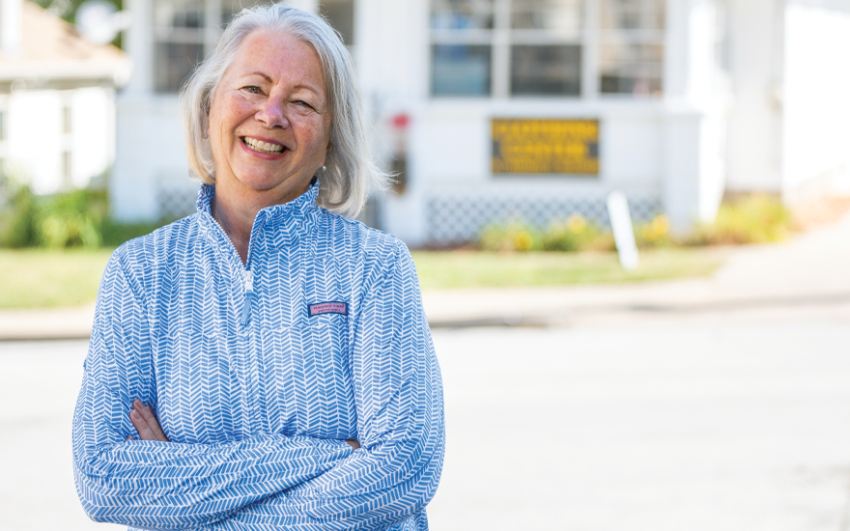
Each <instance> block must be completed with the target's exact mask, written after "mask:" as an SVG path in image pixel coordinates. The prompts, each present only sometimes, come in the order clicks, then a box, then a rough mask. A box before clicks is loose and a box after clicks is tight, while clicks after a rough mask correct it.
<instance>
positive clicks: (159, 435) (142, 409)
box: [133, 398, 168, 442]
mask: <svg viewBox="0 0 850 531" xmlns="http://www.w3.org/2000/svg"><path fill="white" fill-rule="evenodd" d="M133 407H134V408H135V410H136V411H138V412H139V414H140V415H141V416H142V418H143V419H144V420H145V422H147V424H148V427H149V428H150V429H151V431H152V432H153V434H154V436H155V437H156V440H158V441H164V442H168V437H166V436H165V432H164V431H162V428H161V427H160V425H159V420H158V419H157V418H156V414H155V413H154V412H153V408H152V407H150V406H148V405H145V404H143V403H142V401H141V400H139V399H138V398H137V399H136V400H135V401H134V402H133Z"/></svg>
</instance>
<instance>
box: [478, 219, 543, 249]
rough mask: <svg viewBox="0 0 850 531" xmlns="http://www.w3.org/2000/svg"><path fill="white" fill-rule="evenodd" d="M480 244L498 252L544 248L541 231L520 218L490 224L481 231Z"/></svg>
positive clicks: (484, 247)
mask: <svg viewBox="0 0 850 531" xmlns="http://www.w3.org/2000/svg"><path fill="white" fill-rule="evenodd" d="M479 244H480V246H481V248H482V249H484V250H485V251H497V252H511V251H520V252H528V251H540V250H542V249H543V242H542V237H541V235H540V231H538V230H537V229H536V228H534V227H532V226H531V225H529V224H527V223H525V222H523V221H520V220H514V221H511V222H508V223H506V224H503V225H499V224H492V225H488V226H487V227H485V228H484V230H483V231H482V232H481V237H480V239H479Z"/></svg>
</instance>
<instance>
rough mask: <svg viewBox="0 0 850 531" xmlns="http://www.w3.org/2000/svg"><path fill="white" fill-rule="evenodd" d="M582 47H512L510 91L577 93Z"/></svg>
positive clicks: (552, 94) (519, 92)
mask: <svg viewBox="0 0 850 531" xmlns="http://www.w3.org/2000/svg"><path fill="white" fill-rule="evenodd" d="M580 93H581V46H575V45H566V46H565V45H557V46H526V45H523V46H512V47H511V94H512V95H514V96H549V95H551V96H578V95H579V94H580Z"/></svg>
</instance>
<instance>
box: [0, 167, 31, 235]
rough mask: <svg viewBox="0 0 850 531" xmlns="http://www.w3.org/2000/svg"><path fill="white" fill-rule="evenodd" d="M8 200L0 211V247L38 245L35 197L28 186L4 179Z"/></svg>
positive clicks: (3, 185)
mask: <svg viewBox="0 0 850 531" xmlns="http://www.w3.org/2000/svg"><path fill="white" fill-rule="evenodd" d="M0 185H2V188H3V189H4V190H5V192H6V194H8V199H7V200H6V201H5V205H3V209H2V211H0V246H2V247H12V248H20V247H31V246H34V245H36V244H37V243H38V227H37V223H38V219H37V218H38V214H37V205H36V199H35V196H34V195H33V193H32V190H30V188H29V186H25V185H21V184H19V183H17V182H16V181H14V180H12V179H4V180H3V182H2V183H0Z"/></svg>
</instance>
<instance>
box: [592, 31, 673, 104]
mask: <svg viewBox="0 0 850 531" xmlns="http://www.w3.org/2000/svg"><path fill="white" fill-rule="evenodd" d="M663 61H664V46H663V45H661V44H630V43H624V44H609V45H603V46H602V48H601V54H600V70H601V76H602V77H601V79H600V90H601V92H602V93H603V94H636V95H658V94H660V93H661V91H662V88H663V87H662V86H661V85H662V83H661V79H662V70H663Z"/></svg>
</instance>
